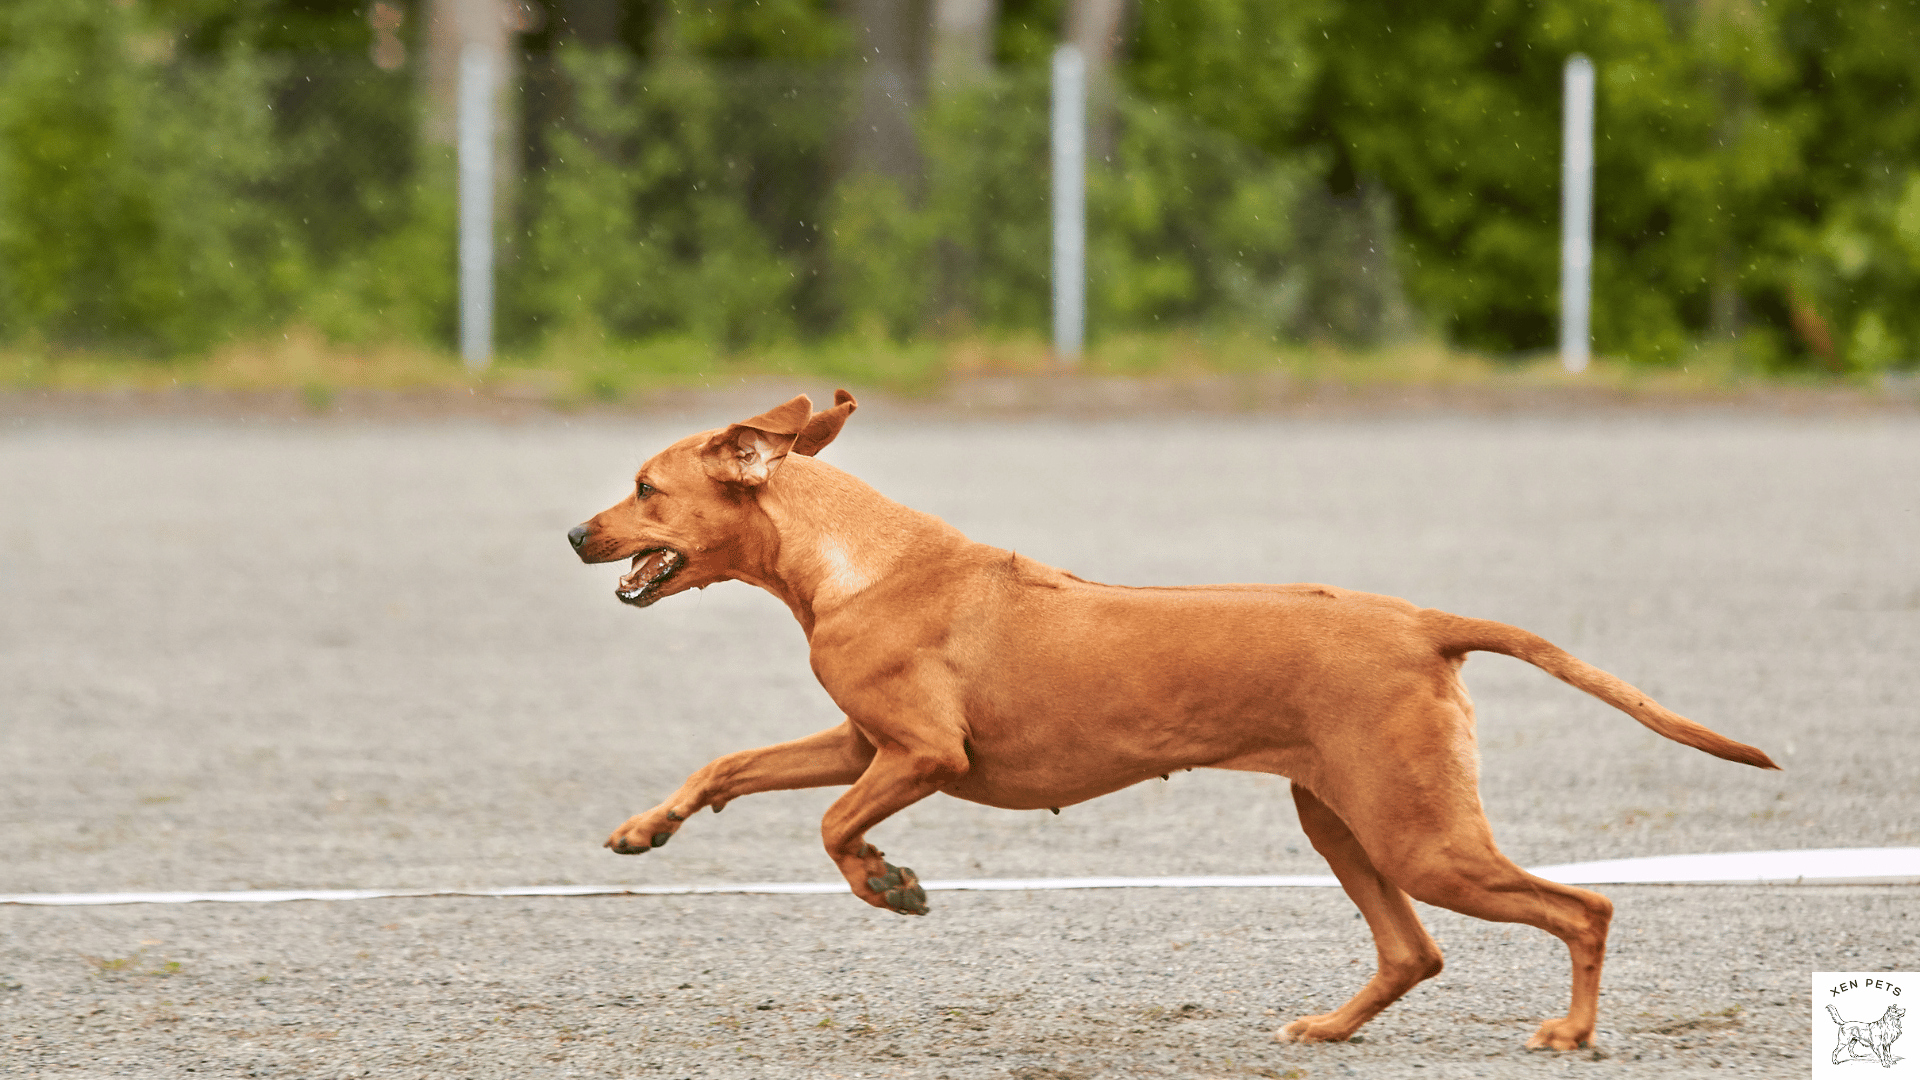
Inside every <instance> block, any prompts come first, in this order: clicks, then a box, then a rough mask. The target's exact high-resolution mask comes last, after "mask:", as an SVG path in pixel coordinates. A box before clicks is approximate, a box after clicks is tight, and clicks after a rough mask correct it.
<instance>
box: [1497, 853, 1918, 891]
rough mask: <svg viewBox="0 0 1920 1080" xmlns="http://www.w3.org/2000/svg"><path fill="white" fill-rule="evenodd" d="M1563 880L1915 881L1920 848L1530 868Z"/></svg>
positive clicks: (1668, 858) (1662, 857) (1658, 858)
mask: <svg viewBox="0 0 1920 1080" xmlns="http://www.w3.org/2000/svg"><path fill="white" fill-rule="evenodd" d="M1533 872H1534V873H1535V874H1538V875H1539V876H1541V877H1543V878H1548V879H1550V880H1553V881H1561V882H1565V883H1567V884H1569V885H1794V884H1801V883H1804V884H1808V885H1920V848H1910V847H1909V848H1820V849H1815V850H1811V851H1737V852H1729V853H1727V854H1721V855H1660V856H1655V857H1653V858H1646V859H1610V860H1608V861H1606V862H1586V863H1565V864H1562V865H1559V866H1542V867H1538V868H1536V869H1535V870H1534V871H1533Z"/></svg>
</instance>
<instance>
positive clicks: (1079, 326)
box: [1053, 44, 1087, 361]
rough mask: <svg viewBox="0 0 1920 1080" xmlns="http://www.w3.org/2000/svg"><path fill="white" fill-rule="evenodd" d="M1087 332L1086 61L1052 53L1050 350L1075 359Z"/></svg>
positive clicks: (1063, 51) (1072, 53) (1070, 52)
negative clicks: (1051, 296) (1051, 325)
mask: <svg viewBox="0 0 1920 1080" xmlns="http://www.w3.org/2000/svg"><path fill="white" fill-rule="evenodd" d="M1086 334H1087V61H1086V57H1084V56H1082V55H1081V53H1080V49H1079V48H1078V47H1077V46H1075V45H1072V44H1067V45H1062V46H1060V47H1059V48H1057V49H1055V50H1054V51H1053V351H1054V355H1056V356H1058V357H1059V358H1060V359H1062V360H1066V361H1076V360H1078V359H1079V358H1080V348H1081V346H1082V345H1083V344H1085V342H1086Z"/></svg>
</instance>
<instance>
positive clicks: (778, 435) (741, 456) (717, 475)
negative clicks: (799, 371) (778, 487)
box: [700, 394, 813, 487]
mask: <svg viewBox="0 0 1920 1080" xmlns="http://www.w3.org/2000/svg"><path fill="white" fill-rule="evenodd" d="M812 418H813V402H811V401H809V400H807V395H805V394H801V395H800V396H799V397H797V398H794V399H793V400H792V401H789V402H787V403H786V404H785V405H782V406H780V407H779V408H777V409H768V410H767V411H766V412H763V413H761V414H760V415H759V416H756V417H754V418H753V419H751V420H742V421H740V422H739V423H737V424H731V425H729V426H728V427H727V429H726V430H725V431H722V432H720V433H719V434H717V435H715V436H713V437H712V438H710V439H708V440H707V442H706V445H704V446H702V447H701V448H700V459H701V461H702V462H704V463H705V464H706V466H707V474H708V475H710V476H712V477H713V478H714V479H715V480H719V481H720V482H722V483H727V484H744V485H746V486H748V487H756V486H758V485H760V484H764V483H766V482H767V479H768V478H769V477H771V476H772V475H773V470H774V469H776V468H778V467H779V466H780V462H781V461H783V460H785V458H786V456H787V453H788V451H790V450H792V449H793V444H794V441H795V440H796V439H798V438H799V437H800V433H801V432H802V431H804V430H805V429H806V427H807V424H808V422H809V421H810V420H811V419H812Z"/></svg>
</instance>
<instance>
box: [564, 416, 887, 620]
mask: <svg viewBox="0 0 1920 1080" xmlns="http://www.w3.org/2000/svg"><path fill="white" fill-rule="evenodd" d="M833 402H834V404H833V407H832V408H830V409H823V410H821V411H820V412H814V411H813V403H812V402H811V401H809V400H808V399H807V396H806V395H805V394H802V395H800V396H799V397H797V398H794V399H793V400H792V401H789V402H787V403H786V404H785V405H782V406H780V407H778V408H775V409H769V410H767V411H766V412H764V413H761V414H760V415H759V416H756V417H754V418H753V419H751V420H742V421H741V422H739V423H737V424H730V425H728V426H727V427H725V428H721V429H719V430H717V431H703V432H701V433H700V434H698V435H689V436H687V437H686V438H684V439H681V440H680V441H679V442H676V443H674V444H673V445H672V446H669V447H667V448H666V449H665V450H662V451H660V452H659V453H658V454H655V455H654V456H653V457H652V458H650V459H648V460H647V463H646V464H645V465H642V466H640V471H639V472H638V473H636V474H635V475H634V478H633V491H632V492H630V493H629V494H628V495H627V497H626V498H624V499H622V500H620V501H619V502H617V503H615V504H614V505H612V506H610V507H608V508H607V509H605V510H602V511H601V512H599V513H598V514H595V515H594V516H593V517H592V518H590V519H589V520H587V521H586V522H584V523H582V524H580V525H576V526H574V527H573V528H572V529H570V530H568V532H567V540H568V541H569V542H570V543H572V544H573V550H574V551H576V552H578V553H579V555H580V561H582V562H589V563H603V562H613V561H614V560H616V559H631V560H632V562H633V565H632V568H631V569H630V570H628V572H627V573H626V574H625V575H624V576H623V577H621V579H620V583H619V584H618V585H617V586H615V588H614V595H615V596H618V597H619V598H620V599H621V600H622V601H624V602H626V603H629V604H632V605H634V606H635V607H646V606H647V605H649V604H651V603H653V602H654V601H656V600H658V599H660V598H661V597H663V596H671V595H672V594H674V593H677V592H684V591H686V590H687V589H694V588H700V587H702V586H705V585H711V584H713V583H714V582H716V581H725V580H727V579H729V578H732V577H735V576H737V575H738V573H739V571H740V570H741V569H742V568H743V567H748V566H753V565H757V564H758V562H759V559H758V556H759V554H760V553H759V552H758V551H757V550H755V548H756V545H760V544H764V543H767V542H769V541H770V540H771V539H772V538H771V536H769V535H767V534H766V532H765V529H764V525H765V515H764V514H761V513H760V512H759V499H760V493H761V491H762V490H763V489H764V488H765V487H766V485H767V484H769V483H771V482H772V481H773V478H774V476H775V474H776V473H777V472H778V471H779V468H780V464H781V462H783V461H785V460H786V458H787V456H788V455H789V454H801V455H806V456H812V455H813V454H816V453H819V452H820V449H821V448H822V447H824V446H826V445H827V444H828V443H830V442H832V441H833V437H834V436H835V435H838V434H840V427H841V425H843V424H845V423H846V422H847V417H848V416H849V415H851V414H852V413H853V410H854V409H855V407H856V403H855V402H854V400H853V395H852V394H849V393H847V392H846V391H845V390H840V391H837V392H835V394H834V395H833Z"/></svg>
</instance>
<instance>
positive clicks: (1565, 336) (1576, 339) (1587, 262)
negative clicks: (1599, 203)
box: [1560, 53, 1593, 373]
mask: <svg viewBox="0 0 1920 1080" xmlns="http://www.w3.org/2000/svg"><path fill="white" fill-rule="evenodd" d="M1564 109H1565V111H1564V114H1563V116H1562V128H1563V134H1562V136H1561V143H1560V146H1561V152H1560V363H1561V364H1562V365H1563V366H1565V367H1566V369H1567V370H1568V371H1571V372H1575V373H1578V372H1582V371H1585V370H1586V369H1587V359H1588V357H1589V355H1590V351H1591V348H1592V341H1593V336H1592V331H1591V329H1590V320H1591V312H1592V304H1593V61H1591V60H1588V59H1587V58H1586V57H1584V56H1582V55H1580V54H1579V53H1575V54H1573V55H1572V56H1570V57H1568V58H1567V75H1566V101H1565V105H1564Z"/></svg>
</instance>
